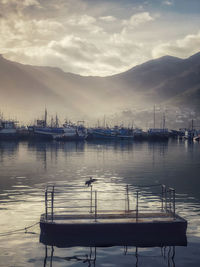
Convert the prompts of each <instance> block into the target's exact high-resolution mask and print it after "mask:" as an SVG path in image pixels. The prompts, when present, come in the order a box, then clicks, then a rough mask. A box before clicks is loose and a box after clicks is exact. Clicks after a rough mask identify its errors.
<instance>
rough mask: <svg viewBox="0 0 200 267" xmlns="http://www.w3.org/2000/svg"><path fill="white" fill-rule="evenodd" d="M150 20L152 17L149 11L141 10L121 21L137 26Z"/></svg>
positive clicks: (124, 23) (130, 25) (127, 24)
mask: <svg viewBox="0 0 200 267" xmlns="http://www.w3.org/2000/svg"><path fill="white" fill-rule="evenodd" d="M152 20H154V18H153V17H152V16H151V15H150V14H149V12H141V13H137V14H134V15H132V16H131V17H130V19H128V20H123V22H122V23H123V25H125V26H129V27H137V26H139V25H141V24H144V23H146V22H149V21H152Z"/></svg>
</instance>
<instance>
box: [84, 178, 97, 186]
mask: <svg viewBox="0 0 200 267" xmlns="http://www.w3.org/2000/svg"><path fill="white" fill-rule="evenodd" d="M96 180H97V179H93V178H92V177H90V180H87V181H86V182H85V185H87V186H88V187H89V186H91V184H92V183H94V182H95V181H96Z"/></svg>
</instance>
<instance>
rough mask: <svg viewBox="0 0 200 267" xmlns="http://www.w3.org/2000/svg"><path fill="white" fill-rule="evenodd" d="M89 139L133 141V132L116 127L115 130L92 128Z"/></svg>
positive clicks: (89, 131)
mask: <svg viewBox="0 0 200 267" xmlns="http://www.w3.org/2000/svg"><path fill="white" fill-rule="evenodd" d="M87 139H106V140H107V139H108V140H133V139H134V134H133V130H132V129H129V128H125V127H122V126H121V127H118V126H115V127H114V128H110V127H106V128H101V127H98V128H90V129H88V135H87Z"/></svg>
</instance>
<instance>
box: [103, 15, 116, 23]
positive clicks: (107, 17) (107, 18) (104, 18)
mask: <svg viewBox="0 0 200 267" xmlns="http://www.w3.org/2000/svg"><path fill="white" fill-rule="evenodd" d="M99 19H100V20H102V21H105V22H113V21H116V18H115V17H113V16H105V17H100V18H99Z"/></svg>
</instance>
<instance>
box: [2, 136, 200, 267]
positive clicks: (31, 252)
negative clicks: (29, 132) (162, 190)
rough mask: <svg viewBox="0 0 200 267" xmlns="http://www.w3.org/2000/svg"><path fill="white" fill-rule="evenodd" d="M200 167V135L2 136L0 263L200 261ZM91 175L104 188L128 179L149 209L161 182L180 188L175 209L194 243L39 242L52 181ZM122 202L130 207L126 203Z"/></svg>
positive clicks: (155, 265)
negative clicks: (156, 138)
mask: <svg viewBox="0 0 200 267" xmlns="http://www.w3.org/2000/svg"><path fill="white" fill-rule="evenodd" d="M199 173H200V143H198V142H191V143H190V142H187V141H178V140H169V142H145V141H143V142H133V141H121V142H112V141H90V142H66V143H63V142H56V141H55V142H54V141H50V142H34V141H32V142H12V141H10V142H8V141H7V142H6V141H1V142H0V216H1V218H0V266H2V267H7V266H10V267H11V266H15V267H22V266H24V267H25V266H45V267H47V266H61V267H62V266H102V267H103V266H104V267H111V266H119V267H121V266H138V267H139V266H141V267H146V266H148V267H162V266H176V267H178V266H180V267H188V266H190V267H191V266H192V267H197V266H199V264H200V179H199ZM91 176H92V177H93V178H95V179H97V181H96V182H95V183H94V187H96V188H97V189H98V190H101V191H104V190H105V191H106V190H108V189H112V190H115V191H116V192H117V191H118V190H119V191H123V190H124V188H126V185H127V184H128V185H130V195H131V193H132V194H133V195H134V192H135V190H136V189H138V188H140V189H141V200H142V201H143V206H146V207H148V208H149V209H150V210H151V209H153V208H154V207H156V205H157V202H158V197H157V195H156V193H157V191H156V192H154V191H155V188H156V185H157V186H158V187H159V185H160V184H166V185H167V186H169V187H173V188H175V189H176V212H177V213H178V214H179V215H180V216H182V217H183V218H185V219H186V220H187V221H188V229H187V241H188V244H187V246H176V247H174V246H173V245H172V246H168V247H162V248H160V247H143V248H140V247H138V248H137V247H134V246H129V247H126V246H125V247H124V246H123V247H122V246H111V247H97V248H94V247H80V246H78V247H77V246H73V247H65V248H59V247H56V246H54V247H52V246H45V245H44V244H43V243H41V242H40V228H39V224H37V223H38V222H39V220H40V215H41V213H44V189H45V187H46V185H47V184H48V183H56V184H65V185H71V186H85V181H86V180H88V179H89V177H91ZM152 185H154V186H155V187H152ZM131 190H132V191H131ZM149 193H151V197H149ZM105 197H107V196H105ZM108 197H109V196H108ZM121 197H122V198H123V196H121ZM69 202H70V200H69ZM69 204H70V203H69ZM117 205H119V206H120V205H121V206H122V207H123V205H124V203H123V202H121V203H120V202H119V203H118V204H117ZM130 205H131V203H130ZM31 225H33V227H31V228H27V229H25V228H26V227H27V226H31ZM18 230H19V231H18Z"/></svg>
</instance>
